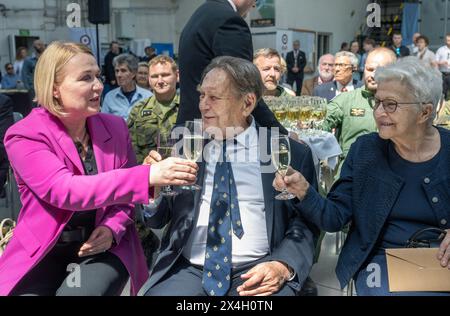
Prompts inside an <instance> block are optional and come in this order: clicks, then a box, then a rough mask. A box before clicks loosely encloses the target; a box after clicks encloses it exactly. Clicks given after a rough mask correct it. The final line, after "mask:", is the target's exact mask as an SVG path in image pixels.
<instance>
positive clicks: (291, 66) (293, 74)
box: [286, 40, 306, 95]
mask: <svg viewBox="0 0 450 316" xmlns="http://www.w3.org/2000/svg"><path fill="white" fill-rule="evenodd" d="M293 48H294V49H293V50H292V51H290V52H289V53H287V55H286V64H287V69H288V73H287V81H286V82H287V83H288V84H289V85H291V87H293V84H294V82H295V85H296V94H297V95H300V94H301V92H302V85H303V76H304V70H305V66H306V55H305V53H304V52H303V51H301V50H300V41H299V40H295V41H294V44H293Z"/></svg>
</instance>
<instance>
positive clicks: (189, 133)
mask: <svg viewBox="0 0 450 316" xmlns="http://www.w3.org/2000/svg"><path fill="white" fill-rule="evenodd" d="M184 127H185V134H184V135H183V154H184V157H185V158H186V159H187V160H189V161H192V162H196V161H197V160H198V159H199V158H200V157H201V155H202V152H203V127H202V123H201V121H186V123H185V125H184ZM182 188H183V189H187V190H193V191H198V190H201V189H202V187H201V186H200V185H198V184H193V185H190V186H183V187H182Z"/></svg>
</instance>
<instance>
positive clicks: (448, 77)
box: [442, 72, 450, 100]
mask: <svg viewBox="0 0 450 316" xmlns="http://www.w3.org/2000/svg"><path fill="white" fill-rule="evenodd" d="M448 89H450V73H449V72H443V73H442V93H444V97H445V100H447V99H448Z"/></svg>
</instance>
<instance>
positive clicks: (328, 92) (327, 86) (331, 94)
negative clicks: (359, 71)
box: [313, 79, 364, 102]
mask: <svg viewBox="0 0 450 316" xmlns="http://www.w3.org/2000/svg"><path fill="white" fill-rule="evenodd" d="M363 85H364V82H362V81H358V80H356V79H353V86H354V87H355V89H356V88H359V87H361V86H363ZM336 90H337V82H336V81H335V80H333V81H331V82H327V83H324V84H321V85H319V86H316V87H315V88H314V93H313V95H314V96H315V97H321V98H326V99H327V100H328V102H330V101H331V100H333V99H334V98H335V97H336Z"/></svg>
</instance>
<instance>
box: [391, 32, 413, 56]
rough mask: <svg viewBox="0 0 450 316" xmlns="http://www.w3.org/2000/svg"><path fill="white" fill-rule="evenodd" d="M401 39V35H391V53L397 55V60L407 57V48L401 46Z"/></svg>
mask: <svg viewBox="0 0 450 316" xmlns="http://www.w3.org/2000/svg"><path fill="white" fill-rule="evenodd" d="M402 41H403V37H402V34H401V33H398V32H394V34H392V45H391V49H392V51H393V52H394V53H395V54H396V55H397V58H400V57H405V56H409V55H410V52H409V48H408V47H406V46H404V45H402Z"/></svg>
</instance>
